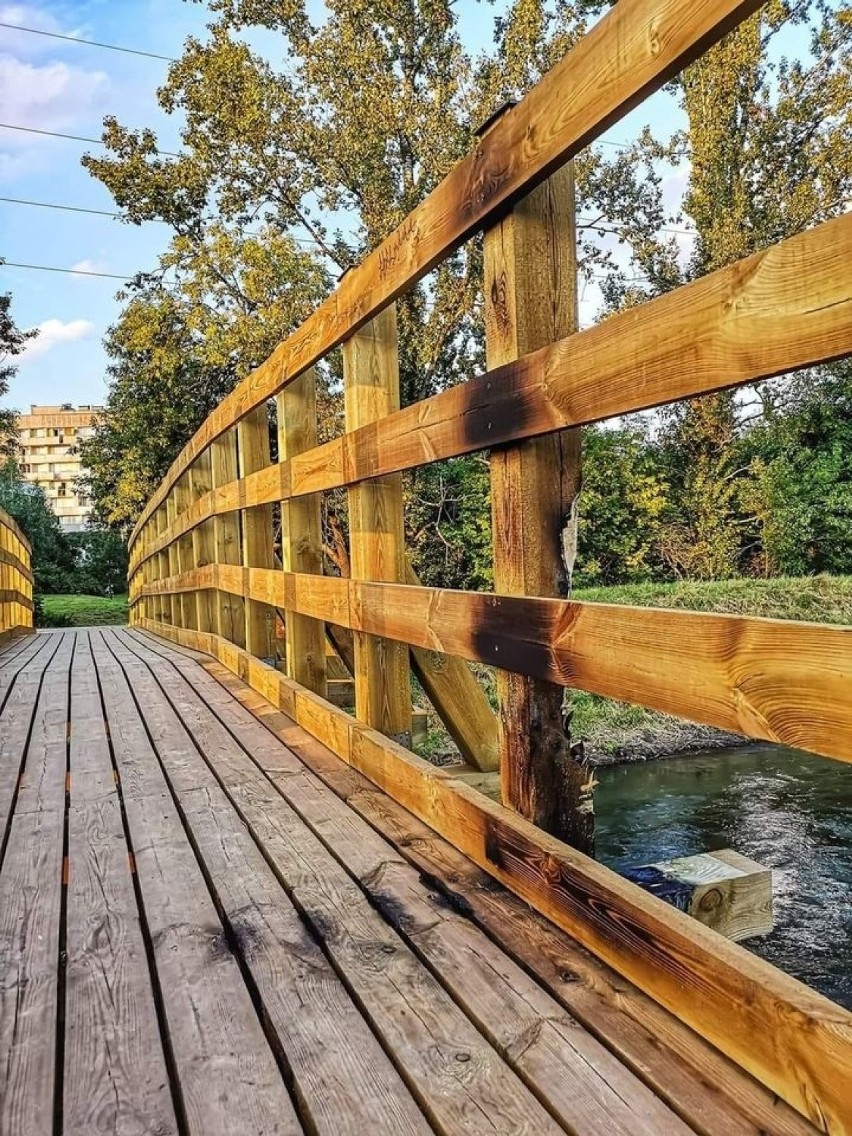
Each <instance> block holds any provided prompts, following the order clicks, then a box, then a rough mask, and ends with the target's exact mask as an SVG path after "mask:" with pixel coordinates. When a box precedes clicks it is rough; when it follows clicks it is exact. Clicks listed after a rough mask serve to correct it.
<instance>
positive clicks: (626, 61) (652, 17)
mask: <svg viewBox="0 0 852 1136" xmlns="http://www.w3.org/2000/svg"><path fill="white" fill-rule="evenodd" d="M759 6H760V0H693V2H692V3H691V4H689V5H687V6H685V5H684V4H682V3H681V2H680V0H621V3H620V4H618V5H617V7H615V8H613V9H612V10H611V11H610V12H609V13H608V14H607V15H606V16H605V17H604V18H603V19H602V20H601V21H600V22H599V23H598V24H597V25H595V27H594V28H593V29H592V30H591V32H590V33H589V34H588V35H586V36H584V37H583V38H582V39H581V40H580V41H579V42H578V43H577V44H576V46H575V47H574V48H573V49H572V50H571V51H570V52H568V54H567V55H566V56H565V57H564V58H563V59H562V60H561V61H560V62H559V63H557V64H556V66H555V67H554V68H552V70H551V71H549V72H548V73H547V75H545V76H544V78H543V79H542V80H541V81H540V82H539V83H538V84H537V85H536V86H535V87H533V89H532V90H531V91H530V92H529V93H528V94H527V95H526V97H525V98H524V99H523V100H522V101H521V102H520V103H519V104H518V105H517V106H515V107H513V108H512V109H511V110H510V111H509V112H507V113H506V114H505V115H503V117H502V118H501V120H500V121H499V122H498V123H497V125H496V126H495V128H494V129H493V130H491V131H490V132H489V133H488V134H487V135H486V136H485V137H483V138H482V139H480V140H479V143H478V145H477V146H476V147H475V149H474V150H473V152H472V153H471V154H469V155H468V156H467V157H466V158H464V159H463V160H462V161H461V162H460V163H459V164H458V165H457V166H455V167H454V169H453V170H452V171H451V172H450V173H449V174H448V176H447V177H446V178H445V179H444V180H443V181H442V182H441V184H440V185H439V186H437V188H436V189H434V190H433V191H432V193H431V194H430V195H429V196H428V197H427V198H426V199H425V200H424V201H423V202H422V203H421V204H420V205H419V206H417V208H416V209H414V210H413V211H412V212H411V213H410V214H409V215H408V217H407V218H406V219H405V221H403V223H402V225H401V226H400V227H399V228H398V229H397V230H396V231H395V232H393V233H392V234H391V235H390V236H389V237H388V238H387V239H386V240H385V241H383V242H382V244H381V245H380V246H379V247H378V248H377V249H375V250H374V251H373V252H372V253H370V255H369V256H368V257H367V258H366V259H365V260H364V261H363V262H362V263H361V264H360V265H359V266H358V267H357V268H354V269H353V270H352V271H350V272H348V273H347V274H346V275H345V276H344V277H343V279H342V280H341V282H340V284H339V285H338V287H337V290H336V291H335V292H334V294H333V295H332V296H330V297H329V299H328V300H326V301H325V303H323V304H322V305H321V306H320V307H319V308H318V309H317V310H316V312H315V313H314V314H313V315H312V316H311V317H310V318H309V319H308V320H307V321H306V322H305V323H304V324H302V326H301V327H300V328H299V329H298V330H297V331H295V332H294V333H293V334H292V335H291V336H290V337H289V338H288V339H287V340H286V341H285V342H284V343H282V344H281V346H280V347H278V348H277V349H276V351H275V352H274V353H273V355H272V356H271V357H270V359H268V360H267V362H266V363H264V364H262V365H261V366H260V367H259V368H258V369H257V370H255V371H254V372H253V373H252V374H251V375H249V376H248V378H246V379H244V380H243V381H242V382H241V383H240V384H239V385H238V386H237V387H236V389H235V390H234V391H233V392H232V393H231V394H230V395H228V397H227V398H226V399H224V401H223V402H222V403H221V404H220V405H219V406H218V407H217V408H216V410H214V411H213V412H212V414H210V415H209V417H208V418H207V420H206V421H205V422H204V424H203V425H202V426H201V427H200V428H199V430H198V431H197V432H196V433H195V435H194V436H193V437H192V439H191V440H190V441H189V442H188V443H187V445H186V446H185V447H184V449H183V451H182V452H181V454H180V455H179V456H178V458H177V459H176V460H175V461H174V463H173V464H172V467H171V469H170V470H169V473H168V474H167V476H166V478H165V480H164V482H163V486H166V487H167V486H170V485H172V484H173V483H174V481H176V480H177V478H178V477H179V476H180V474H181V473H182V472H183V471H184V470H186V469H187V468H188V467H189V465H190V464H191V463H192V461H194V460H195V458H196V457H197V456H198V454H199V453H201V451H202V450H203V449H205V447H206V446H208V445H209V444H210V443H211V442H212V441H213V440H214V439H215V438H217V437H219V436H220V435H221V434H222V433H223V432H224V431H225V430H227V429H228V428H229V427H231V426H233V425H234V423H235V422H237V421H238V420H239V419H240V418H241V417H243V416H244V415H246V414H248V413H249V412H250V411H251V410H253V409H254V408H255V407H257V406H259V405H260V404H261V403H262V402H263V401H265V400H266V399H267V398H271V397H272V396H273V395H275V394H277V393H278V392H279V391H280V390H281V389H282V388H283V387H284V386H286V384H287V383H288V382H290V381H291V380H293V379H295V378H297V377H298V375H300V374H301V373H302V372H303V371H305V370H307V368H308V367H310V366H311V365H312V364H313V363H315V362H317V361H318V360H319V359H321V358H322V357H323V356H324V355H325V354H327V353H328V352H329V351H330V350H331V349H332V348H333V347H335V346H337V345H338V344H339V343H341V342H342V341H343V340H344V339H345V338H346V337H347V336H348V335H351V334H352V333H353V332H354V331H356V330H357V329H358V328H359V327H360V326H362V325H363V324H364V323H366V322H367V321H368V320H370V319H371V318H372V317H373V316H375V315H377V314H378V313H379V312H380V311H381V310H382V309H383V308H385V307H386V306H387V305H388V304H389V303H391V302H392V301H393V300H395V299H396V297H397V296H399V295H400V294H401V293H402V292H404V291H405V289H406V288H408V287H410V286H411V285H412V284H414V283H415V282H416V281H417V280H419V279H421V278H422V277H423V276H424V275H425V274H426V273H428V272H430V271H431V269H432V268H434V267H435V265H436V264H438V263H440V261H441V260H443V259H444V258H445V257H446V256H447V255H448V254H449V253H450V252H452V251H453V250H454V249H455V248H457V247H458V246H459V245H460V244H462V243H463V242H464V241H465V240H466V239H467V238H468V237H469V236H470V235H471V234H472V233H474V232H476V231H477V230H478V229H479V228H481V227H482V226H483V225H484V224H485V223H486V222H487V221H488V220H489V219H490V218H492V217H493V216H494V215H495V214H496V213H497V212H498V211H499V210H500V209H501V208H503V207H505V206H506V205H507V204H508V203H510V202H511V201H512V200H513V199H515V198H517V197H520V196H521V195H522V194H523V193H524V192H525V191H528V190H530V189H533V188H534V187H535V186H536V185H537V184H538V183H539V182H541V181H543V180H544V179H545V178H546V177H547V176H548V175H549V174H551V173H552V172H553V171H554V170H555V169H556V168H558V167H559V166H560V165H562V164H564V162H566V161H567V160H568V159H569V158H571V157H573V156H574V155H575V154H576V153H578V152H579V151H580V150H582V149H583V147H584V146H586V145H588V144H589V143H590V142H591V141H593V140H594V139H595V138H596V137H598V136H599V135H600V134H601V133H602V132H603V131H604V130H606V129H607V127H609V126H611V125H612V124H613V123H614V122H616V121H618V119H619V118H620V117H622V116H623V115H624V114H626V113H627V112H628V111H629V110H630V109H631V108H632V107H633V106H635V105H636V104H638V103H639V102H641V101H642V99H643V98H645V97H646V96H647V95H648V94H650V93H651V92H652V91H653V90H656V89H658V88H659V87H661V86H662V85H663V84H664V83H665V82H666V80H667V79H669V78H671V77H672V76H673V75H675V74H677V72H678V71H680V70H681V69H682V68H683V67H685V66H686V65H687V64H688V63H689V62H691V61H692V60H693V59H695V58H697V57H698V56H699V55H701V54H702V52H704V51H705V50H706V49H707V48H708V47H710V46H711V45H712V44H713V43H715V42H716V41H717V40H719V39H720V38H721V37H722V36H723V35H724V34H725V33H726V32H727V31H729V30H730V29H731V28H733V27H735V26H736V24H737V23H738V22H739V21H741V20H743V19H745V17H746V16H748V15H750V14H751V13H752V12H753V11H755V9H757V8H758V7H759ZM163 486H161V488H160V489H159V490H158V491H157V493H156V494H155V495H154V497H153V498H152V500H151V502H149V505H148V506H146V509H145V510H144V511H143V513H142V516H141V518H140V521H139V522H138V524H137V529H136V530H134V533H135V532H136V531H138V529H139V527H141V525H142V524H143V523H144V521H145V520H146V519H147V517H148V516H149V511H150V510H151V509H152V508H153V507H154V506H155V505H156V504H158V503H159V501H160V500H162V496H161V494H162V495H163V496H164V495H165V492H166V490H165V489H164V488H163Z"/></svg>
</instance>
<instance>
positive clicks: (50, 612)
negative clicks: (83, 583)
mask: <svg viewBox="0 0 852 1136" xmlns="http://www.w3.org/2000/svg"><path fill="white" fill-rule="evenodd" d="M41 600H42V604H43V606H44V614H45V626H47V627H95V626H98V625H99V624H117V623H127V596H124V595H122V596H76V595H56V596H46V595H43V596H42V597H41Z"/></svg>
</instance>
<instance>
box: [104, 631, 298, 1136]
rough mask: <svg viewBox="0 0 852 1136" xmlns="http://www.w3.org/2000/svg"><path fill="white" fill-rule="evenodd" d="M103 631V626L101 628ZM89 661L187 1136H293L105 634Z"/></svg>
mask: <svg viewBox="0 0 852 1136" xmlns="http://www.w3.org/2000/svg"><path fill="white" fill-rule="evenodd" d="M105 634H108V633H105ZM93 652H94V656H95V663H96V667H97V671H98V675H99V681H100V683H101V689H102V691H103V695H104V701H105V705H106V712H107V721H108V724H109V728H110V733H111V736H112V738H113V750H114V756H115V759H116V764H117V767H118V771H119V776H120V777H121V778H122V783H123V781H124V771H125V766H126V765H129V766H130V771H131V776H132V778H133V782H132V784H133V788H134V790H135V791H134V793H133V794H132V795H127V794H125V797H124V800H125V809H126V814H127V820H128V827H129V831H130V839H131V842H132V846H133V855H134V858H135V864H136V871H137V873H138V878H139V883H140V887H141V891H142V896H143V901H144V907H145V914H146V918H147V922H148V929H149V932H150V935H151V941H152V945H153V952H154V959H155V963H156V968H157V974H158V977H159V983H160V987H161V990H162V996H163V1005H164V1009H165V1016H166V1020H167V1024H168V1031H169V1036H170V1041H171V1046H172V1050H173V1052H174V1057H175V1064H176V1068H177V1073H178V1077H179V1081H180V1089H181V1099H182V1102H183V1108H184V1110H185V1116H186V1123H187V1130H188V1132H190V1133H191V1134H193V1136H195V1134H197V1136H232V1134H233V1133H235V1132H239V1133H240V1134H241V1136H242V1134H245V1136H291V1134H292V1136H297V1134H300V1133H301V1132H302V1126H301V1124H300V1123H299V1120H298V1118H297V1116H296V1112H295V1109H294V1106H293V1103H292V1101H291V1099H290V1095H289V1093H288V1091H287V1087H286V1085H285V1083H284V1081H283V1079H282V1077H281V1073H280V1070H279V1068H278V1066H277V1064H276V1061H275V1058H274V1056H273V1054H272V1051H271V1049H270V1048H269V1045H268V1043H267V1040H266V1037H265V1035H264V1033H263V1030H262V1028H261V1024H260V1022H259V1020H258V1017H257V1014H256V1013H255V1009H254V1007H253V1005H252V1002H251V998H250V996H249V992H248V990H247V988H246V986H245V983H244V981H243V978H242V975H241V973H240V970H239V966H238V964H237V961H236V959H235V958H234V956H233V954H232V953H231V951H230V949H229V946H228V943H227V938H226V935H225V931H224V928H223V926H222V923H221V921H220V919H219V916H218V914H217V912H216V908H215V906H214V904H213V900H212V898H211V896H210V893H209V891H208V889H207V885H206V883H205V880H204V877H203V875H202V873H201V870H200V868H199V865H198V862H197V860H196V858H195V853H194V852H193V849H192V847H191V845H190V843H189V840H188V838H187V835H186V832H185V830H184V828H183V825H182V824H181V820H180V817H179V815H178V812H177V810H176V808H175V805H174V802H173V800H172V797H171V794H170V792H169V789H168V785H167V783H166V781H165V778H164V777H163V774H162V772H161V770H160V768H159V765H158V762H157V757H156V754H155V753H154V751H153V749H152V747H151V744H150V742H149V740H148V736H147V734H146V731H145V727H144V724H143V721H142V719H141V717H140V715H139V712H138V710H137V707H136V704H135V702H134V700H133V697H132V694H131V690H130V687H129V686H128V684H127V682H126V680H125V678H124V674H123V672H122V671H121V668H120V667H119V666H118V665H117V664H116V662H115V660H114V659H113V657H112V656H111V655H110V654H109V653H108V652H107V651H106V649H105V647H104V645H103V639H99V638H98V637H97V636H96V637H95V640H94V643H93Z"/></svg>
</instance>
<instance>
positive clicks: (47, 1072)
mask: <svg viewBox="0 0 852 1136" xmlns="http://www.w3.org/2000/svg"><path fill="white" fill-rule="evenodd" d="M57 639H58V643H57V650H56V653H55V654H54V655H53V656H52V658H51V659H50V662H49V666H48V670H47V672H46V674H45V679H44V682H43V684H42V683H38V682H36V683H32V684H29V686H28V689H27V694H28V696H29V697H30V699H31V701H30V704H29V706H28V708H27V709H28V710H29V713H30V714H31V715H32V714H34V718H33V725H32V735H31V737H30V739H29V742H28V744H27V752H26V761H25V764H24V766H23V777H22V781H21V786H20V789H19V792H18V798H17V802H16V807H15V812H14V815H13V816H12V820H11V828H10V831H9V840H8V844H7V845H6V854H5V857H4V859H3V864H2V869H0V976H2V979H1V980H0V1070H2V1092H0V1132H3V1134H4V1136H7V1134H8V1136H49V1134H51V1133H52V1132H53V1131H54V1128H53V1120H54V1103H55V1102H54V1092H55V1083H54V1079H55V1067H56V1043H57V1008H58V983H59V969H60V944H61V933H62V928H61V911H62V886H63V878H62V877H63V834H64V812H65V774H66V730H67V720H68V713H67V711H68V682H69V669H70V663H71V653H72V643H73V635H65V636H58V637H57ZM17 689H18V687H17V686H16V691H17ZM37 693H38V694H39V697H38V701H37V702H36V697H35V696H36V694H37ZM13 694H14V692H13ZM8 708H9V707H8V705H7V710H8ZM6 738H7V735H6V734H5V731H3V739H2V741H0V745H3V746H4V748H5V746H6V744H7V741H6ZM5 766H6V762H5V761H4V762H3V764H2V766H0V768H2V769H3V770H4V772H5ZM17 772H18V766H17V765H15V775H16V777H17Z"/></svg>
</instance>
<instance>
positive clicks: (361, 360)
mask: <svg viewBox="0 0 852 1136" xmlns="http://www.w3.org/2000/svg"><path fill="white" fill-rule="evenodd" d="M343 396H344V403H345V414H346V428H347V430H354V429H357V428H358V427H359V426H366V425H369V424H371V423H373V422H376V421H377V420H379V419H381V418H383V417H384V416H385V415H387V414H392V413H393V412H394V411H395V410H399V344H398V342H397V331H396V307H395V306H393V307H390V308H388V309H387V310H386V311H384V312H382V313H381V314H380V315H378V316H376V318H375V319H374V320H372V321H371V322H370V323H368V324H367V325H366V326H365V327H363V328H362V329H361V330H360V331H358V332H356V333H355V335H353V336H352V337H351V338H350V339H348V340H347V341H346V342H345V343H344V345H343ZM347 501H348V506H349V553H350V561H351V572H352V576H353V578H354V579H358V580H390V581H394V582H401V581H402V580H403V579H404V578H405V532H404V525H403V505H402V479H401V478H400V476H399V474H392V475H390V476H389V477H382V478H374V479H373V480H371V481H366V482H364V483H363V484H361V485H355V486H353V487H352V488H351V489H350V490H349V492H348V494H347ZM354 646H355V669H354V671H353V674H352V677H353V679H354V682H355V714H356V716H357V717H358V718H360V719H361V721H362V722H368V723H369V724H370V725H371V726H374V727H375V728H376V729H377V730H380V731H381V732H382V733H383V734H387V735H388V736H389V737H393V738H396V739H397V740H398V741H404V740H406V739H408V740H410V737H411V691H410V685H409V681H408V651H407V649H406V647H405V646H404V645H403V644H402V643H400V642H398V641H393V640H388V639H385V638H380V637H378V636H372V635H364V634H362V633H361V632H360V631H356V633H355V644H354Z"/></svg>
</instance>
